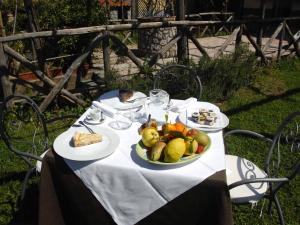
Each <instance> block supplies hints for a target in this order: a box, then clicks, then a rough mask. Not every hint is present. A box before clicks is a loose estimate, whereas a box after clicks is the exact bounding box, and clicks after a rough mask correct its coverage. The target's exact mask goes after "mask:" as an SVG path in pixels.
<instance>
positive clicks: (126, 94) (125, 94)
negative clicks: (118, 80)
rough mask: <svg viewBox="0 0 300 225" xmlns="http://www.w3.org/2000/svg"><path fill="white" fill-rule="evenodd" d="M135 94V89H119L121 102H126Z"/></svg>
mask: <svg viewBox="0 0 300 225" xmlns="http://www.w3.org/2000/svg"><path fill="white" fill-rule="evenodd" d="M132 96H133V91H132V90H128V89H120V90H119V99H120V101H121V102H126V101H127V100H128V99H130V98H131V97H132Z"/></svg>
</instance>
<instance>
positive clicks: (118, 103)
mask: <svg viewBox="0 0 300 225" xmlns="http://www.w3.org/2000/svg"><path fill="white" fill-rule="evenodd" d="M98 100H99V101H100V102H102V103H105V104H107V105H109V106H111V107H113V108H115V109H118V110H128V109H132V108H139V107H141V106H143V105H144V103H145V101H146V100H147V96H146V95H145V94H144V93H142V92H139V91H133V90H129V89H118V90H112V91H109V92H106V93H104V94H103V95H101V96H100V97H99V99H98Z"/></svg>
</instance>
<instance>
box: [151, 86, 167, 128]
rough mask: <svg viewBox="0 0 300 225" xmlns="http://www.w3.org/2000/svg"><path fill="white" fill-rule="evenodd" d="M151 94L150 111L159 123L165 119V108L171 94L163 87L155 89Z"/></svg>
mask: <svg viewBox="0 0 300 225" xmlns="http://www.w3.org/2000/svg"><path fill="white" fill-rule="evenodd" d="M149 95H150V103H149V112H150V114H151V116H152V118H154V119H156V120H157V122H158V123H163V122H164V121H165V113H166V112H165V110H166V109H167V106H168V104H169V98H170V97H169V94H168V93H167V92H166V91H164V90H162V89H153V90H151V91H150V93H149Z"/></svg>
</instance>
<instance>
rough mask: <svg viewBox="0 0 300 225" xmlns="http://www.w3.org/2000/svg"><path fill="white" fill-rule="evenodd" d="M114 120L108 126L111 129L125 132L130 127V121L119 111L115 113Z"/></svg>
mask: <svg viewBox="0 0 300 225" xmlns="http://www.w3.org/2000/svg"><path fill="white" fill-rule="evenodd" d="M114 119H115V120H114V121H112V122H110V123H109V124H108V125H109V126H110V127H111V128H113V129H116V130H126V129H128V128H129V127H131V125H132V121H131V119H130V118H127V117H126V116H124V115H123V113H122V112H121V111H120V110H118V111H117V112H116V113H115V115H114Z"/></svg>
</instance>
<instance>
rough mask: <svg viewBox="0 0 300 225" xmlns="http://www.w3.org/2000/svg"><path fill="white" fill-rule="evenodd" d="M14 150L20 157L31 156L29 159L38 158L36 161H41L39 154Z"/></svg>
mask: <svg viewBox="0 0 300 225" xmlns="http://www.w3.org/2000/svg"><path fill="white" fill-rule="evenodd" d="M16 152H17V154H19V155H20V156H21V157H25V158H31V159H34V160H38V161H42V160H43V159H42V158H41V157H40V156H36V155H34V154H31V153H28V152H19V151H16Z"/></svg>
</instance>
